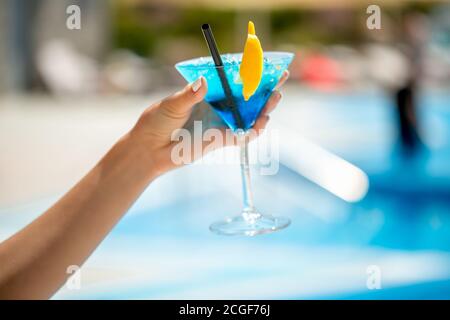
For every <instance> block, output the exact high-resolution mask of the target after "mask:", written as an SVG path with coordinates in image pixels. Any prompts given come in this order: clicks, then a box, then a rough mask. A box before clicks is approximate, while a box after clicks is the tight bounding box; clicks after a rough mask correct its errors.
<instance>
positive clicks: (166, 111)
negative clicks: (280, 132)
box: [130, 71, 289, 176]
mask: <svg viewBox="0 0 450 320" xmlns="http://www.w3.org/2000/svg"><path fill="white" fill-rule="evenodd" d="M288 77H289V72H288V71H285V72H284V73H283V75H282V77H281V78H280V81H279V83H278V84H277V87H276V89H275V90H274V91H273V93H272V95H271V96H270V98H269V100H268V101H267V104H266V106H265V107H264V109H263V111H262V112H261V115H260V116H259V118H258V119H257V121H256V123H255V125H254V126H253V129H254V133H255V134H256V135H259V133H260V132H261V130H262V129H264V128H265V127H266V125H267V122H268V121H269V113H270V112H272V111H273V110H274V109H275V108H276V106H277V104H278V102H279V101H280V99H281V93H280V92H279V91H278V89H279V88H280V87H281V86H282V85H283V83H284V82H285V81H286V80H287V78H288ZM207 91H208V84H207V83H206V80H205V78H203V77H200V78H199V79H198V80H196V81H195V82H193V83H192V84H188V85H187V86H186V87H184V89H183V90H181V91H179V92H177V93H175V94H173V95H171V96H169V97H167V98H165V99H164V100H162V101H159V102H157V103H155V104H153V105H151V106H150V107H149V108H148V109H147V110H145V111H144V113H143V114H142V115H141V117H140V118H139V121H138V122H137V124H136V125H135V127H134V128H133V129H132V131H131V133H130V135H131V136H132V137H134V138H135V139H136V141H137V142H138V143H141V144H142V145H143V146H145V148H147V149H148V151H149V152H150V153H151V156H150V158H151V159H152V162H153V163H152V167H153V169H154V170H155V172H154V175H155V176H158V175H160V174H162V173H164V172H166V171H169V170H171V169H173V168H175V167H176V166H177V165H176V164H175V163H174V162H173V161H172V159H171V151H172V148H173V147H174V146H175V145H176V144H177V143H178V142H177V141H172V139H171V137H172V134H173V133H174V131H176V130H177V129H181V128H186V129H188V130H192V129H193V123H194V121H202V128H203V129H209V128H211V127H213V128H217V129H220V130H221V132H222V136H223V137H224V139H223V141H221V142H220V143H218V144H217V141H215V144H214V145H220V146H227V145H230V144H235V143H236V140H235V139H234V136H233V137H230V135H232V133H231V130H227V127H226V125H225V124H224V123H223V122H222V120H221V119H220V118H219V117H218V116H217V115H216V114H215V113H214V112H212V110H211V107H209V106H208V105H207V104H206V103H201V104H199V103H200V102H201V101H202V100H203V98H204V97H205V95H206V93H207ZM197 104H199V105H198V106H197V107H195V108H194V106H196V105H197ZM192 136H194V135H192ZM208 144H209V143H205V142H203V141H202V147H203V150H202V155H203V154H204V152H203V151H205V150H208V151H210V150H211V148H207V149H206V147H207V146H208ZM192 160H196V159H195V158H193V159H192Z"/></svg>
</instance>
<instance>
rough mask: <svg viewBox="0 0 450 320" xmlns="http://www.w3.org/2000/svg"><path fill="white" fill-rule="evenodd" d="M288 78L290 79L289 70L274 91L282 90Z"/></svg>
mask: <svg viewBox="0 0 450 320" xmlns="http://www.w3.org/2000/svg"><path fill="white" fill-rule="evenodd" d="M288 78H289V70H284V72H283V75H282V76H281V78H280V80H278V83H277V85H276V86H275V89H274V90H278V89H280V88H281V87H282V86H283V84H284V83H285V82H286V80H287V79H288Z"/></svg>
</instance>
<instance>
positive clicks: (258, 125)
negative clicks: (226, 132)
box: [252, 115, 270, 135]
mask: <svg viewBox="0 0 450 320" xmlns="http://www.w3.org/2000/svg"><path fill="white" fill-rule="evenodd" d="M269 120H270V117H269V116H268V115H261V116H260V117H259V118H258V120H256V122H255V125H254V126H253V128H252V129H253V130H255V131H256V132H257V135H259V134H260V131H261V130H264V129H265V128H266V125H267V123H268V122H269Z"/></svg>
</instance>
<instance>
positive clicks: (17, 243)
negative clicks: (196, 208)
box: [0, 75, 287, 299]
mask: <svg viewBox="0 0 450 320" xmlns="http://www.w3.org/2000/svg"><path fill="white" fill-rule="evenodd" d="M286 77H287V75H286ZM206 91H207V84H206V81H205V80H204V79H203V78H201V79H199V80H198V81H197V82H196V83H194V84H192V85H188V86H186V87H185V88H184V89H183V90H182V91H180V92H178V93H176V94H174V95H173V96H171V97H169V98H167V99H165V100H163V101H161V102H158V103H156V104H154V105H152V106H151V107H149V108H148V109H147V110H146V111H145V112H144V113H143V115H142V116H141V117H140V119H139V121H138V122H137V124H136V126H135V127H134V128H133V129H132V130H131V131H130V132H129V133H127V134H126V135H125V136H124V137H122V138H121V139H120V140H119V141H118V142H117V143H116V144H115V145H114V146H113V147H112V148H111V150H110V151H109V152H108V153H107V154H106V155H105V156H104V157H103V158H102V159H101V160H100V162H99V163H98V164H97V165H96V166H95V167H94V168H93V169H92V170H91V171H90V172H89V173H88V174H87V175H86V176H85V177H84V178H83V179H82V180H81V181H80V182H78V183H77V184H76V185H75V186H74V187H73V188H72V189H71V190H70V191H69V192H68V193H67V194H66V195H64V196H63V197H62V198H61V199H60V200H59V201H58V202H57V203H55V204H54V205H53V206H52V207H51V208H50V209H48V210H47V211H46V212H44V213H43V214H42V215H41V216H40V217H39V218H37V219H36V220H35V221H33V222H32V223H31V224H29V225H28V226H27V227H25V228H24V229H22V230H21V231H19V232H18V233H16V234H15V235H13V236H12V237H11V238H9V239H7V240H6V241H4V242H2V243H0V299H46V298H49V297H51V296H52V295H53V294H54V293H55V292H56V290H58V289H59V288H60V287H61V286H62V285H63V284H64V282H65V281H66V277H67V273H66V270H67V267H69V266H70V265H78V266H81V264H82V263H83V262H84V261H85V260H86V259H87V258H88V257H89V255H90V254H91V253H92V251H93V250H94V249H95V248H96V247H97V246H98V244H99V243H100V242H101V241H102V240H103V239H104V237H105V236H106V235H107V234H108V232H109V231H110V230H111V229H112V228H113V227H114V225H115V224H116V223H117V222H118V221H119V220H120V218H121V217H122V216H123V215H124V214H125V212H126V211H127V210H128V209H129V207H130V206H131V205H132V204H133V202H134V201H135V200H136V199H137V198H138V197H139V195H140V194H141V193H142V191H143V190H144V189H145V188H146V187H147V185H148V184H149V183H150V182H151V181H152V180H153V179H155V178H156V177H157V176H159V175H161V174H163V173H164V172H166V171H168V170H171V169H173V168H174V167H175V165H174V164H173V162H172V161H171V159H170V151H171V150H172V147H173V145H174V143H173V142H172V141H171V140H170V136H171V133H172V132H173V131H174V130H176V129H178V128H182V127H183V126H184V125H185V124H186V123H187V121H188V119H189V118H190V116H191V114H192V108H193V106H194V105H195V104H196V103H198V102H200V101H201V100H202V99H203V97H204V96H205V94H206ZM279 98H280V95H279V93H275V94H274V95H273V96H272V98H271V99H270V100H269V102H268V103H267V105H266V109H265V111H266V112H263V114H262V115H261V117H260V118H259V119H258V121H257V123H256V124H255V127H256V129H262V128H263V127H264V126H265V124H266V123H267V121H268V119H269V118H268V116H267V115H266V113H268V112H270V111H271V110H273V108H274V107H275V106H276V104H277V103H278V101H279Z"/></svg>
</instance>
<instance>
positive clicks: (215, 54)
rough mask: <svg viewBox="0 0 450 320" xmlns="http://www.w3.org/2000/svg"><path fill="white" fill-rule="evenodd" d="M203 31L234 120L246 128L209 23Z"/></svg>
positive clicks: (203, 27)
mask: <svg viewBox="0 0 450 320" xmlns="http://www.w3.org/2000/svg"><path fill="white" fill-rule="evenodd" d="M202 32H203V35H204V36H205V40H206V43H207V44H208V48H209V52H211V56H212V58H213V60H214V64H215V65H216V70H217V73H218V74H219V78H220V83H221V84H222V89H223V91H224V93H225V97H226V99H227V105H229V106H230V109H231V112H232V114H233V117H234V120H235V121H236V124H237V126H238V128H240V129H245V128H244V126H243V122H242V118H241V114H240V113H239V110H238V108H237V106H236V103H235V102H234V99H233V95H232V94H231V88H230V84H229V83H228V79H227V77H226V75H225V70H224V66H223V62H222V57H221V56H220V53H219V49H217V44H216V40H214V35H213V33H212V30H211V27H210V26H209V24H207V23H205V24H203V25H202Z"/></svg>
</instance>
